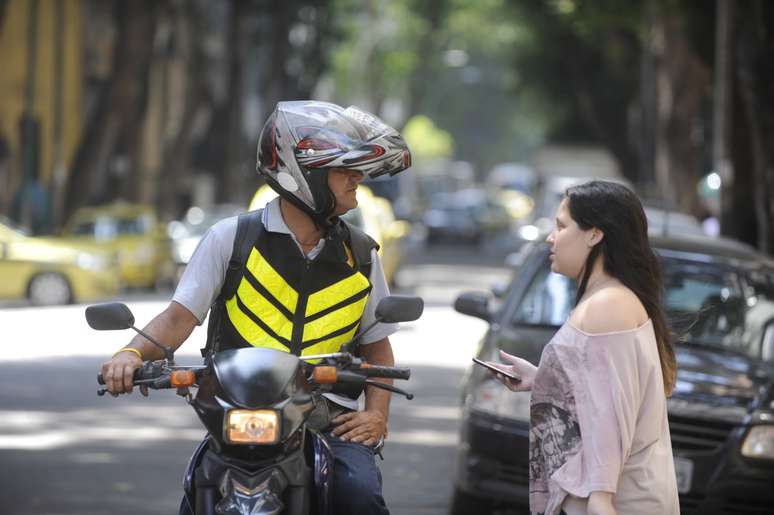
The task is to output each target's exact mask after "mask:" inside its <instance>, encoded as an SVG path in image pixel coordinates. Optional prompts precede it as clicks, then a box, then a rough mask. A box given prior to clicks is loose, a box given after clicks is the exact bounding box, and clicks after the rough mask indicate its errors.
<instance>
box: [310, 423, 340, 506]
mask: <svg viewBox="0 0 774 515" xmlns="http://www.w3.org/2000/svg"><path fill="white" fill-rule="evenodd" d="M309 434H310V437H311V440H312V448H313V450H314V486H315V492H316V494H317V515H330V497H331V488H332V483H333V464H334V456H333V449H331V446H330V444H328V441H327V440H326V439H325V437H324V436H323V435H322V434H320V433H319V432H317V431H312V430H309Z"/></svg>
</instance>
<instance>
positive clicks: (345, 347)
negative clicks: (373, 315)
mask: <svg viewBox="0 0 774 515" xmlns="http://www.w3.org/2000/svg"><path fill="white" fill-rule="evenodd" d="M379 322H381V319H380V318H377V319H376V320H374V321H373V322H371V325H369V326H368V327H366V328H365V329H364V330H362V331H360V332H359V333H358V334H356V335H355V336H354V337H353V338H352V339H351V340H350V341H348V342H347V343H345V344H344V345H342V346H341V350H342V352H349V353H350V354H354V353H355V349H353V348H352V344H353V343H354V342H356V341H358V340H359V339H360V338H361V337H362V336H363V335H364V334H366V333H367V332H368V331H370V330H371V329H373V327H374V326H375V325H376V324H378V323H379Z"/></svg>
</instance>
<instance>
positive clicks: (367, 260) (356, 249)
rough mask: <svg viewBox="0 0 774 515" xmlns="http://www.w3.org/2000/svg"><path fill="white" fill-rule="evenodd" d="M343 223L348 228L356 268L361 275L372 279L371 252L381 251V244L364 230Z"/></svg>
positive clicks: (348, 238)
mask: <svg viewBox="0 0 774 515" xmlns="http://www.w3.org/2000/svg"><path fill="white" fill-rule="evenodd" d="M341 223H342V224H343V225H344V227H345V228H346V230H347V232H348V233H349V234H348V237H347V241H348V244H349V250H350V251H351V252H352V257H353V259H354V260H355V267H356V268H358V269H359V271H360V273H362V274H363V275H365V276H366V278H369V279H370V277H371V265H372V264H373V263H372V262H371V250H373V249H376V250H379V244H378V243H376V241H375V240H374V239H373V238H371V237H370V236H369V235H368V234H366V233H365V231H363V230H362V229H360V228H358V227H355V226H354V225H351V224H349V223H348V222H345V221H344V220H342V221H341Z"/></svg>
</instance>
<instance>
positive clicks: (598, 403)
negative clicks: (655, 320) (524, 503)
mask: <svg viewBox="0 0 774 515" xmlns="http://www.w3.org/2000/svg"><path fill="white" fill-rule="evenodd" d="M530 412H531V429H530V457H529V460H530V510H531V512H532V513H533V514H547V515H548V514H550V515H556V514H558V513H560V511H561V510H562V509H564V510H565V511H566V512H567V513H568V515H576V514H581V513H585V511H586V510H585V504H586V500H587V498H588V496H589V495H590V494H591V492H594V491H604V492H612V493H613V494H614V496H613V502H614V505H615V507H616V509H617V511H618V513H619V514H620V515H624V514H625V515H640V514H641V515H653V514H659V515H673V514H674V515H679V513H680V508H679V502H678V497H677V484H676V479H675V470H674V462H673V459H672V446H671V441H670V437H669V424H668V420H667V409H666V396H665V395H664V383H663V379H662V375H661V365H660V361H659V356H658V348H657V346H656V337H655V333H654V331H653V324H652V322H651V321H650V320H649V321H648V322H646V323H645V324H643V325H642V326H641V327H639V328H637V329H633V330H629V331H619V332H612V333H603V334H588V333H586V332H583V331H581V330H580V329H577V328H576V327H574V326H573V325H572V324H571V323H570V322H569V321H568V322H566V323H565V324H564V325H563V326H562V327H561V328H560V329H559V331H558V332H557V333H556V334H555V335H554V337H553V338H552V339H551V341H550V342H549V343H548V345H546V347H545V349H544V350H543V354H542V356H541V358H540V365H539V366H538V370H537V375H536V376H535V382H534V384H533V387H532V397H531V410H530Z"/></svg>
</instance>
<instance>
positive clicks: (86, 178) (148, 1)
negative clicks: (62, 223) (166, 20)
mask: <svg viewBox="0 0 774 515" xmlns="http://www.w3.org/2000/svg"><path fill="white" fill-rule="evenodd" d="M155 13H156V2H155V1H153V0H136V1H132V2H117V3H116V8H115V20H116V24H117V26H118V36H117V40H116V44H115V47H114V50H113V66H112V71H111V76H110V79H109V80H108V81H107V83H106V84H105V86H104V90H103V91H102V93H101V94H100V98H99V100H98V105H97V107H96V109H95V113H94V116H93V117H92V118H91V119H90V120H89V121H88V124H87V126H86V129H85V131H84V134H83V140H82V141H81V144H80V146H79V148H78V151H77V152H76V156H75V160H74V164H73V168H72V174H71V175H70V177H69V180H68V184H67V187H66V191H67V194H66V197H65V212H66V214H67V215H69V214H71V213H72V212H73V211H74V210H75V209H76V208H77V207H79V206H81V205H83V204H85V203H87V202H88V201H93V200H105V189H106V188H107V184H108V183H109V181H108V178H107V173H108V165H109V162H110V159H111V158H112V157H113V156H114V155H115V154H116V152H117V150H118V146H119V143H120V142H121V137H122V135H124V142H125V143H126V148H127V149H128V150H129V151H131V152H133V149H135V148H136V142H137V140H138V135H139V132H140V130H141V121H142V115H143V112H144V109H143V105H144V96H145V85H146V77H147V71H148V64H149V62H150V56H151V51H152V46H153V34H154V30H155ZM135 157H136V156H135V155H134V153H132V154H131V155H130V159H131V161H130V164H129V167H130V168H129V169H130V170H131V166H132V164H131V163H132V162H136V159H135Z"/></svg>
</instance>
